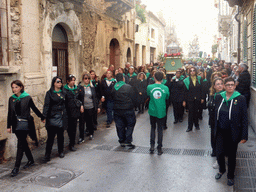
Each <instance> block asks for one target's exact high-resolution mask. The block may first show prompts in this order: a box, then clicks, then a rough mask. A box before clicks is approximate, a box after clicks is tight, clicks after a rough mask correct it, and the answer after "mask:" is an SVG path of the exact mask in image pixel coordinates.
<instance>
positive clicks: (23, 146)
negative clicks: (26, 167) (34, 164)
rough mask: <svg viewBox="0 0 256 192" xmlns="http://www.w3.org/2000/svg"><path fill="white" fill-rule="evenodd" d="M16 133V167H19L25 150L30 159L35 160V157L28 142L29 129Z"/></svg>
mask: <svg viewBox="0 0 256 192" xmlns="http://www.w3.org/2000/svg"><path fill="white" fill-rule="evenodd" d="M15 135H16V137H17V139H18V143H17V155H16V162H15V167H16V168H19V167H20V164H21V160H22V157H23V152H25V154H26V156H27V158H28V160H29V161H34V159H33V156H32V153H31V151H30V149H29V147H28V142H27V135H28V131H15Z"/></svg>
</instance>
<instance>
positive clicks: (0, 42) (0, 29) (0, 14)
mask: <svg viewBox="0 0 256 192" xmlns="http://www.w3.org/2000/svg"><path fill="white" fill-rule="evenodd" d="M1 24H2V11H1V9H0V66H1V65H3V48H2V42H3V41H2V25H1Z"/></svg>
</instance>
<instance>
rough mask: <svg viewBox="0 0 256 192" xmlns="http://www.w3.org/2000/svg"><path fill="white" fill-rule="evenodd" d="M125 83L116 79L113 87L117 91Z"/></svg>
mask: <svg viewBox="0 0 256 192" xmlns="http://www.w3.org/2000/svg"><path fill="white" fill-rule="evenodd" d="M125 84H126V83H125V82H123V81H118V82H117V83H116V84H115V85H114V88H115V90H116V91H118V90H119V89H120V88H121V87H122V86H123V85H125Z"/></svg>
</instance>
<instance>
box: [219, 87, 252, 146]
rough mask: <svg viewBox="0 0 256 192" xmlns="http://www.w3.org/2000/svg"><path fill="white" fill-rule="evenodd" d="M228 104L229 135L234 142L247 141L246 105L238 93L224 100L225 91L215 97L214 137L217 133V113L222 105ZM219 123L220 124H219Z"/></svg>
mask: <svg viewBox="0 0 256 192" xmlns="http://www.w3.org/2000/svg"><path fill="white" fill-rule="evenodd" d="M227 102H230V106H229V120H230V122H231V125H230V127H231V135H232V140H233V141H234V142H237V143H238V142H240V141H241V140H243V139H245V140H248V117H247V105H246V100H245V97H244V96H243V95H241V94H240V93H238V92H236V91H235V92H234V94H233V95H232V96H231V97H230V99H229V100H227V99H226V91H224V92H222V93H220V94H219V95H216V98H215V104H216V105H215V135H216V134H217V132H218V120H219V111H220V108H221V106H222V105H226V104H227ZM219 123H221V122H219Z"/></svg>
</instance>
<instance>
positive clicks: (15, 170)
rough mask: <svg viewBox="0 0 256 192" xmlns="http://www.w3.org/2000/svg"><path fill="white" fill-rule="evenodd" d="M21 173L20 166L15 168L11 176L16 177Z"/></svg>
mask: <svg viewBox="0 0 256 192" xmlns="http://www.w3.org/2000/svg"><path fill="white" fill-rule="evenodd" d="M18 174H19V168H16V167H15V168H14V169H13V170H12V172H11V177H15V176H17V175H18Z"/></svg>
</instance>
